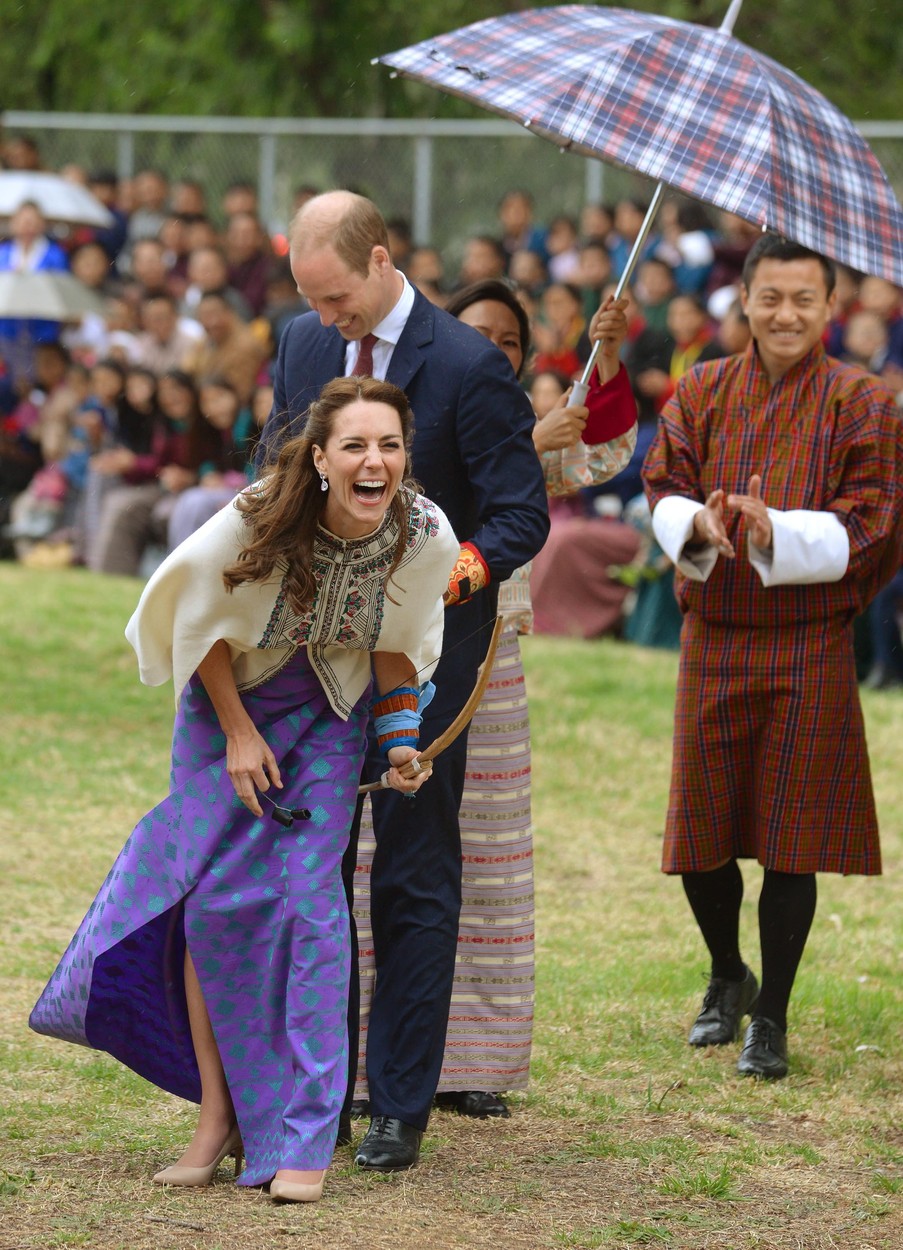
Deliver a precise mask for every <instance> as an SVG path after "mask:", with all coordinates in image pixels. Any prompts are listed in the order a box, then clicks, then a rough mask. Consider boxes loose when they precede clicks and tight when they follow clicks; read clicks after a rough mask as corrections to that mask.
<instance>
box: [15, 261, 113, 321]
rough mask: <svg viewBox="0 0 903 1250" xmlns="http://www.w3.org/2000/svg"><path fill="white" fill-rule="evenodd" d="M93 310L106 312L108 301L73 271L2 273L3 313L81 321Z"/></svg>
mask: <svg viewBox="0 0 903 1250" xmlns="http://www.w3.org/2000/svg"><path fill="white" fill-rule="evenodd" d="M89 312H96V313H103V312H104V301H103V300H102V299H101V298H100V296H98V295H95V293H94V292H93V291H92V290H91V289H90V288H89V287H86V286H85V284H84V283H83V282H79V280H78V279H77V278H73V276H72V274H71V273H65V272H57V271H55V270H52V269H40V270H37V271H35V272H33V273H15V272H8V273H0V317H23V318H24V317H38V318H42V319H44V320H46V321H79V320H80V319H81V318H82V317H83V316H84V314H85V313H89Z"/></svg>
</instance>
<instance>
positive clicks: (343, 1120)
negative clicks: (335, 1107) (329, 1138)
mask: <svg viewBox="0 0 903 1250" xmlns="http://www.w3.org/2000/svg"><path fill="white" fill-rule="evenodd" d="M351 1141H352V1133H351V1116H350V1115H349V1114H348V1112H347V1111H343V1112H342V1114H341V1115H340V1116H339V1135H338V1137H337V1138H336V1139H335V1144H336V1145H337V1146H350V1145H351Z"/></svg>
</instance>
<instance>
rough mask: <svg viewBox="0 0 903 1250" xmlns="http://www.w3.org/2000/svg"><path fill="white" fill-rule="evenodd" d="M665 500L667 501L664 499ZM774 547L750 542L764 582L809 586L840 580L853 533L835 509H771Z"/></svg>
mask: <svg viewBox="0 0 903 1250" xmlns="http://www.w3.org/2000/svg"><path fill="white" fill-rule="evenodd" d="M663 502H664V501H663ZM768 515H769V517H770V518H771V528H772V546H771V550H770V551H763V550H762V548H761V547H756V546H755V545H754V544H753V542H752V539H750V540H749V543H748V551H749V562H750V564H751V565H752V566H753V568H754V569H755V570H756V572H757V573H758V574H759V577H760V579H761V581H762V585H763V586H805V585H811V584H812V583H815V582H839V581H840V579H841V578H842V577H843V575H844V573H846V571H847V567H848V565H849V563H850V536H849V534H848V533H847V530H846V527H845V526H844V524H843V522H842V521H841V520H840V518H839V517H837V516H836V515H835V514H834V513H833V512H810V511H808V510H807V509H804V508H797V509H794V510H792V511H790V512H778V511H777V510H776V509H774V508H769V509H768Z"/></svg>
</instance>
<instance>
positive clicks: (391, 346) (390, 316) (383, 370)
mask: <svg viewBox="0 0 903 1250" xmlns="http://www.w3.org/2000/svg"><path fill="white" fill-rule="evenodd" d="M399 273H401V271H400V270H399ZM401 280H402V282H403V283H404V286H403V287H402V291H401V295H399V297H398V302H397V303H396V304H395V307H394V308H393V309H392V311H391V312H390V313H387V315H386V316H385V317H383V319H382V321H381V322H380V323H379V325H376V326H374V327H373V330H372V333H373V334H375V335H376V339H377V341H376V342H375V343H374V344H373V377H375V378H379V379H380V381H385V377H386V374H387V373H388V372H389V361H390V360H391V359H392V353H393V352H394V350H395V345H396V343H397V342H398V340H399V339H400V338H401V332H402V330H403V329H404V328H405V326H406V324H407V320H408V317H410V315H411V309H412V308H413V307H414V288H413V287H412V286H411V284H410V282H408V280H407V278H406V277H405V276H404V274H403V273H402V274H401ZM360 351H361V345H360V340H359V339H351V340H350V341H349V343H348V346H347V348H346V349H345V377H346V378H347V377H350V376H351V374H352V373H354V366H355V365H356V364H357V358H358V356H359V355H360Z"/></svg>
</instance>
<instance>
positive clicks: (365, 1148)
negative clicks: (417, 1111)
mask: <svg viewBox="0 0 903 1250" xmlns="http://www.w3.org/2000/svg"><path fill="white" fill-rule="evenodd" d="M422 1138H423V1134H422V1133H421V1131H420V1129H419V1128H412V1126H411V1125H410V1124H405V1123H404V1121H403V1120H396V1119H395V1118H394V1116H391V1115H375V1116H374V1117H373V1119H372V1120H371V1121H370V1127H369V1128H368V1129H367V1135H366V1137H365V1138H364V1140H363V1141H362V1142H361V1144H360V1145H359V1146H358V1148H357V1154H356V1155H355V1156H354V1162H355V1163H356V1164H357V1166H358V1167H359V1168H367V1169H368V1170H369V1171H371V1172H403V1171H405V1169H407V1168H414V1167H416V1166H417V1161H418V1159H419V1158H420V1142H421V1140H422Z"/></svg>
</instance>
